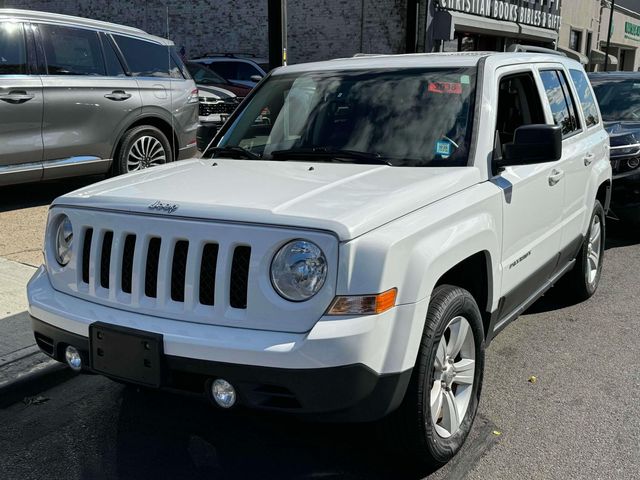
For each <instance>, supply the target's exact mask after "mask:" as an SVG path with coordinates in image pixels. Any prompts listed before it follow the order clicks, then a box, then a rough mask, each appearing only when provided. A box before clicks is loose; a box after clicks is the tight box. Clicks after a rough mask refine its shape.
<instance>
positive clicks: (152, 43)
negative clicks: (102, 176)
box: [0, 9, 198, 185]
mask: <svg viewBox="0 0 640 480" xmlns="http://www.w3.org/2000/svg"><path fill="white" fill-rule="evenodd" d="M197 127H198V91H197V88H196V85H195V83H194V81H193V80H192V79H191V77H190V75H189V73H188V72H187V70H186V68H185V67H184V64H183V63H182V61H181V60H180V58H179V56H178V55H177V54H176V52H175V51H174V47H173V43H172V42H171V41H169V40H166V39H163V38H159V37H155V36H152V35H149V34H147V33H145V32H144V31H142V30H139V29H137V28H132V27H125V26H121V25H116V24H111V23H106V22H99V21H94V20H88V19H85V18H79V17H71V16H66V15H56V14H51V13H42V12H33V11H26V10H12V9H0V185H8V184H15V183H22V182H32V181H40V180H50V179H54V178H61V177H67V176H74V175H86V174H98V173H113V174H121V173H127V172H130V171H134V170H139V169H141V168H146V167H149V166H153V165H158V164H162V163H165V162H170V161H173V160H176V159H182V158H188V157H190V156H193V154H195V151H196V131H197Z"/></svg>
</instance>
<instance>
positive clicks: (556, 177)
mask: <svg viewBox="0 0 640 480" xmlns="http://www.w3.org/2000/svg"><path fill="white" fill-rule="evenodd" d="M562 177H564V172H563V171H562V170H557V169H555V168H554V169H553V170H552V171H551V175H549V185H550V186H551V187H553V186H554V185H556V184H557V183H558V182H559V181H560V180H562Z"/></svg>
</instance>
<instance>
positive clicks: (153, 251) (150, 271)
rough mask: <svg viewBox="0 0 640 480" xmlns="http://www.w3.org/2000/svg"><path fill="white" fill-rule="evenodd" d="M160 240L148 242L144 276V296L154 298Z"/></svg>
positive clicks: (156, 288)
mask: <svg viewBox="0 0 640 480" xmlns="http://www.w3.org/2000/svg"><path fill="white" fill-rule="evenodd" d="M161 244H162V240H160V239H159V238H158V237H154V238H152V239H151V240H150V241H149V249H148V250H147V265H146V268H145V275H144V294H145V295H146V296H147V297H151V298H156V296H157V295H158V264H159V262H160V245H161Z"/></svg>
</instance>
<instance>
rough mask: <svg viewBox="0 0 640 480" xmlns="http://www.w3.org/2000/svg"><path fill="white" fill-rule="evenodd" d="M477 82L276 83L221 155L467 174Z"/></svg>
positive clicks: (303, 77)
mask: <svg viewBox="0 0 640 480" xmlns="http://www.w3.org/2000/svg"><path fill="white" fill-rule="evenodd" d="M475 81H476V69H475V68H455V69H452V68H449V69H429V70H425V69H420V70H416V69H403V70H377V71H370V70H368V71H366V72H364V71H341V72H308V73H302V74H297V75H277V76H273V77H271V78H270V79H269V80H268V81H267V82H266V83H265V84H264V85H263V86H262V88H260V89H259V90H258V91H257V92H256V93H255V95H254V96H253V98H252V99H251V101H250V102H249V104H248V105H247V106H246V107H245V108H244V110H243V111H242V112H241V113H240V115H239V116H238V118H237V119H236V120H235V122H234V124H233V125H232V126H231V127H230V129H229V130H228V131H227V132H226V134H225V135H224V137H223V138H222V140H221V142H220V143H219V145H218V149H217V150H218V151H220V150H221V149H226V151H228V150H229V149H231V148H235V149H236V150H239V149H243V150H246V151H248V153H247V155H246V156H245V158H262V159H266V160H270V159H274V160H309V157H312V158H314V159H315V158H318V159H319V160H324V161H352V162H354V163H355V162H359V163H380V160H381V159H384V160H385V162H384V163H387V164H390V165H406V166H464V165H466V164H467V157H468V152H469V143H470V136H471V127H472V120H473V104H474V91H475ZM249 154H251V155H252V156H251V157H250V156H249ZM320 157H322V158H320ZM368 158H370V160H371V162H368V161H367V159H368ZM374 161H375V162H374Z"/></svg>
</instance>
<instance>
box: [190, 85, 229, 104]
mask: <svg viewBox="0 0 640 480" xmlns="http://www.w3.org/2000/svg"><path fill="white" fill-rule="evenodd" d="M196 86H197V87H198V96H200V97H201V98H212V99H215V100H225V101H226V100H234V99H235V98H236V94H235V93H233V92H232V91H231V90H226V89H224V88H220V87H214V86H211V85H201V84H197V85H196Z"/></svg>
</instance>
